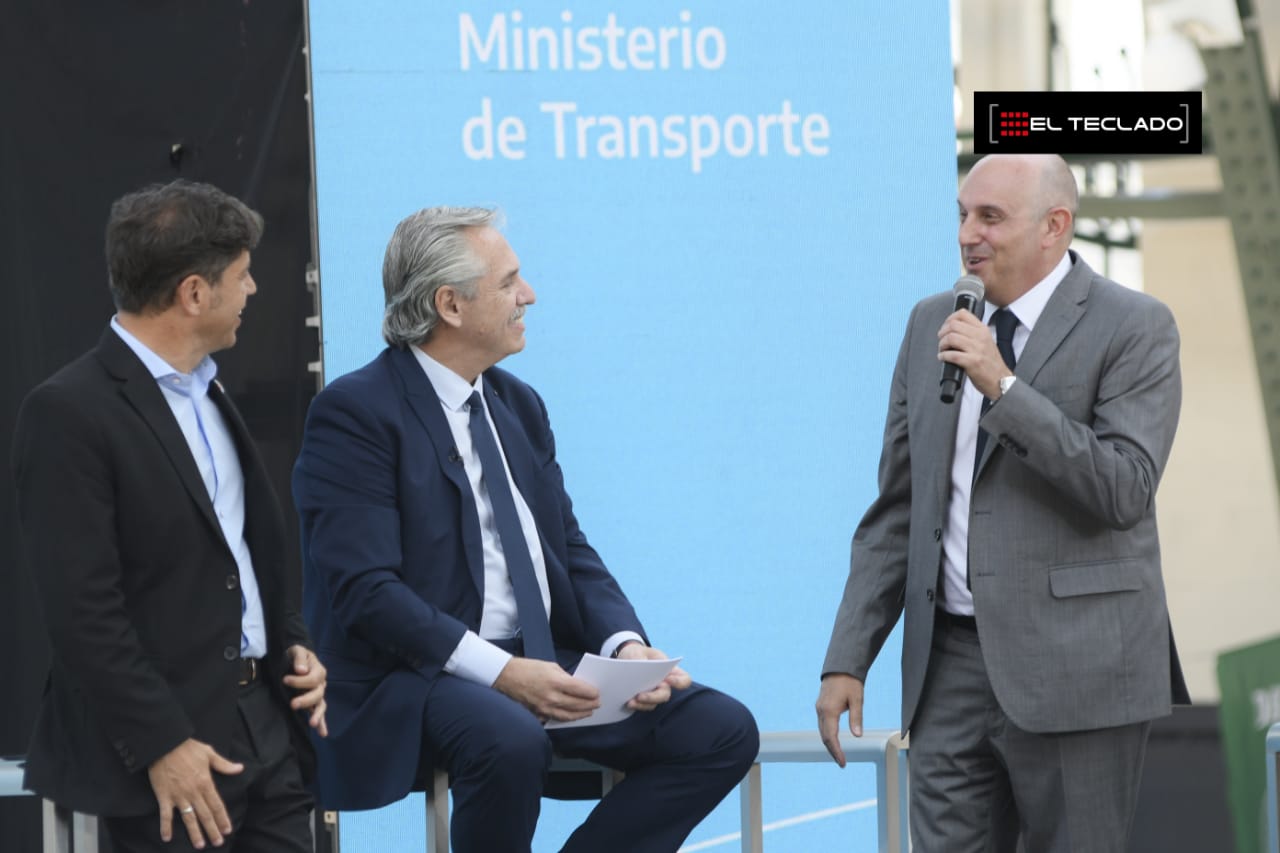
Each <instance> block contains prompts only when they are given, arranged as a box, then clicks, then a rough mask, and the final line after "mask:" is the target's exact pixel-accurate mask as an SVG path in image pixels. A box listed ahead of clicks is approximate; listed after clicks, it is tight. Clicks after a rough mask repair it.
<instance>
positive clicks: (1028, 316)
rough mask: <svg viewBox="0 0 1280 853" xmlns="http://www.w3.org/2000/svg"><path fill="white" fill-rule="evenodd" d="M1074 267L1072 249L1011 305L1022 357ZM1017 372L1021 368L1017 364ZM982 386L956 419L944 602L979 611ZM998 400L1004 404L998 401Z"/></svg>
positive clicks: (965, 397) (970, 389)
mask: <svg viewBox="0 0 1280 853" xmlns="http://www.w3.org/2000/svg"><path fill="white" fill-rule="evenodd" d="M1070 271H1071V255H1069V254H1064V255H1063V256H1062V260H1060V261H1058V265H1057V266H1055V267H1054V268H1053V270H1052V271H1051V272H1050V273H1049V274H1048V275H1047V276H1045V277H1044V278H1043V279H1041V280H1040V282H1039V283H1038V284H1036V286H1035V287H1033V288H1031V289H1030V290H1028V291H1027V292H1026V293H1024V294H1022V295H1021V296H1019V297H1018V298H1017V299H1015V300H1014V301H1013V302H1011V303H1009V304H1008V305H1006V306H1005V308H1007V309H1009V310H1010V311H1012V312H1013V315H1014V316H1015V317H1017V318H1018V328H1017V329H1016V330H1014V333H1013V354H1014V357H1015V358H1016V359H1021V358H1022V350H1023V348H1024V347H1025V346H1026V345H1027V339H1028V338H1030V337H1031V332H1032V331H1033V330H1034V329H1035V327H1036V322H1037V321H1038V320H1039V319H1040V315H1041V314H1042V313H1043V312H1044V307H1045V305H1047V304H1048V303H1049V297H1051V296H1053V292H1054V291H1055V290H1057V289H1058V285H1059V284H1061V283H1062V280H1063V279H1064V278H1066V277H1067V273H1068V272H1070ZM996 310H997V307H996V306H994V305H992V304H991V303H990V302H988V303H987V305H986V310H985V312H984V313H983V317H982V319H983V322H985V323H987V327H988V328H989V329H990V330H991V337H992V339H994V338H995V334H996V330H995V327H994V326H991V316H992V315H993V314H995V313H996ZM1014 373H1017V370H1016V369H1015V370H1014ZM982 399H983V397H982V392H981V391H979V390H978V389H977V388H975V387H974V386H973V383H972V382H969V381H967V380H966V381H965V383H964V391H963V392H962V394H961V396H960V413H959V421H958V423H957V424H956V453H955V458H954V459H953V460H952V462H951V500H950V503H949V504H948V507H949V509H948V513H947V529H946V533H945V534H944V535H943V537H942V606H943V609H945V610H947V611H949V612H951V613H959V614H961V615H964V616H972V615H973V594H972V593H970V592H969V585H968V583H967V581H966V577H967V575H968V571H969V498H970V494H971V491H972V489H973V466H974V462H975V460H974V454H975V453H976V452H977V448H978V419H979V417H980V416H981V413H982ZM995 405H997V406H998V405H1000V404H999V402H998V401H997V402H996V403H995Z"/></svg>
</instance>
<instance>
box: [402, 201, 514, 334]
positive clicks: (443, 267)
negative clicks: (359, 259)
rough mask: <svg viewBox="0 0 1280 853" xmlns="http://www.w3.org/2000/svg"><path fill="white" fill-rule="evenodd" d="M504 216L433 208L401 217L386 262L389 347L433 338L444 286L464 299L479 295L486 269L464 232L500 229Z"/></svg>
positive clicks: (484, 211)
mask: <svg viewBox="0 0 1280 853" xmlns="http://www.w3.org/2000/svg"><path fill="white" fill-rule="evenodd" d="M501 216H502V215H501V214H500V213H499V212H498V211H497V210H494V209H491V208H487V207H428V208H425V209H423V210H419V211H418V212H417V213H414V214H412V215H411V216H406V217H405V218H404V219H402V220H401V221H400V224H399V225H397V226H396V230H395V231H393V232H392V234H391V239H390V240H389V241H388V242H387V253H386V256H385V257H384V258H383V260H382V289H383V292H384V293H385V296H386V309H385V310H384V312H383V315H382V337H383V338H384V339H385V340H386V342H387V343H388V344H389V345H391V346H393V347H398V348H400V349H404V348H406V347H410V346H416V345H418V344H421V343H423V342H424V341H426V340H427V338H428V337H430V336H431V331H432V329H434V328H435V327H436V324H437V323H439V322H440V314H439V313H438V312H437V311H436V292H437V291H439V290H440V288H441V287H444V286H445V285H449V286H451V287H454V288H456V289H457V290H458V291H459V293H461V294H462V297H463V298H464V299H470V298H472V297H473V296H475V284H476V280H477V279H479V278H480V277H481V276H482V275H484V273H485V269H484V266H483V263H482V262H481V261H480V259H479V258H477V257H476V255H475V252H473V251H472V249H471V245H470V243H468V242H467V239H466V237H465V236H464V235H463V231H464V229H467V228H480V227H484V226H493V227H497V226H498V225H499V224H501Z"/></svg>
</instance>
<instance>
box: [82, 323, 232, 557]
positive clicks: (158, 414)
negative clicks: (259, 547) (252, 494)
mask: <svg viewBox="0 0 1280 853" xmlns="http://www.w3.org/2000/svg"><path fill="white" fill-rule="evenodd" d="M98 358H99V360H100V361H101V362H102V363H103V365H104V366H105V367H106V368H107V371H108V372H109V373H110V374H111V375H112V376H113V377H114V378H115V379H116V380H117V381H118V382H119V383H120V393H121V395H122V396H124V398H125V400H127V401H128V402H129V405H130V406H132V407H133V408H134V410H135V411H137V413H138V415H139V416H140V417H141V418H142V420H143V421H144V422H145V423H146V424H147V426H148V427H149V428H150V429H151V432H152V434H154V435H155V437H156V440H157V441H159V442H160V446H161V447H162V448H163V449H164V452H165V455H166V456H168V457H169V462H170V463H171V464H172V465H173V467H174V469H175V470H176V471H177V472H178V478H179V479H180V480H181V481H182V485H183V486H184V487H186V490H187V493H188V494H189V495H191V499H192V500H193V501H195V503H196V506H197V507H199V509H200V514H201V515H203V516H204V517H205V520H206V521H208V522H209V524H210V526H211V527H212V528H213V529H214V530H216V531H217V532H218V536H219V538H221V537H222V527H221V526H220V525H219V524H218V519H217V518H216V517H215V516H214V513H213V501H211V500H210V499H209V491H208V489H206V488H205V485H204V480H202V479H201V478H200V470H199V469H198V468H197V467H196V461H195V459H194V458H192V456H191V448H190V447H189V446H188V445H187V439H186V438H185V437H184V436H183V435H182V428H181V427H179V426H178V421H177V420H176V419H175V418H174V416H173V410H172V409H170V408H169V404H168V403H167V402H165V399H164V394H163V392H161V390H160V387H159V386H158V385H157V384H156V380H155V377H153V376H152V375H151V374H150V373H148V372H147V369H146V366H145V365H143V363H142V362H141V361H140V360H139V359H138V357H137V356H136V355H134V353H133V350H131V349H129V345H128V344H126V343H125V342H124V341H122V340H121V339H120V336H119V335H117V334H116V333H115V332H114V331H112V330H111V329H110V328H108V329H107V331H106V332H105V333H104V334H103V336H102V340H101V341H100V342H99V344H98Z"/></svg>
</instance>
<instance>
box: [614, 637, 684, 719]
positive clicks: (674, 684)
mask: <svg viewBox="0 0 1280 853" xmlns="http://www.w3.org/2000/svg"><path fill="white" fill-rule="evenodd" d="M666 659H667V655H666V654H664V653H663V652H662V651H661V650H659V649H654V648H650V647H649V646H646V645H645V644H644V643H627V644H626V645H624V646H623V647H622V648H621V649H619V651H618V660H666ZM692 683H693V679H692V678H690V677H689V673H687V672H685V671H684V670H683V669H681V668H680V667H678V666H677V667H675V668H673V669H672V670H671V672H669V673H667V677H666V678H664V679H663V680H662V682H661V683H660V684H658V686H657V687H655V688H653V689H652V690H646V691H645V692H644V693H637V694H636V695H635V696H632V697H631V698H630V699H629V700H628V701H627V707H628V708H630V709H631V710H632V711H652V710H653V709H654V708H656V707H658V706H659V705H661V704H662V703H663V702H667V701H669V700H670V699H671V691H672V690H684V689H685V688H686V687H688V686H689V685H690V684H692Z"/></svg>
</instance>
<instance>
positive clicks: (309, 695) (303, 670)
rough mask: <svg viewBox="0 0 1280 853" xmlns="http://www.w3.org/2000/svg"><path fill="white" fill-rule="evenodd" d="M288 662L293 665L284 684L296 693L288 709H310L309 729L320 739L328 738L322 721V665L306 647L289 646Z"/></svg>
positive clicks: (324, 677)
mask: <svg viewBox="0 0 1280 853" xmlns="http://www.w3.org/2000/svg"><path fill="white" fill-rule="evenodd" d="M289 660H290V661H291V662H292V663H293V673H292V674H290V675H286V676H285V677H284V683H285V686H286V687H288V688H289V689H291V690H294V691H297V692H298V695H297V696H295V697H293V699H292V700H291V701H290V702H289V707H290V708H292V709H293V710H295V711H301V710H304V709H310V711H311V721H310V722H311V728H313V729H315V730H316V733H317V734H318V735H320V737H328V736H329V726H328V724H327V723H325V719H324V712H325V709H326V708H327V707H328V706H327V705H326V704H325V701H324V687H325V679H326V677H327V676H328V673H327V671H326V670H325V668H324V664H322V663H320V658H318V657H316V655H315V652H313V651H311V649H308V648H307V647H306V646H290V647H289Z"/></svg>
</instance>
